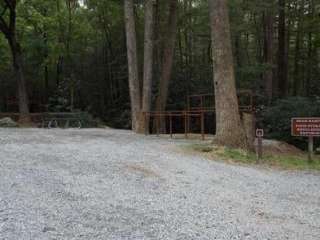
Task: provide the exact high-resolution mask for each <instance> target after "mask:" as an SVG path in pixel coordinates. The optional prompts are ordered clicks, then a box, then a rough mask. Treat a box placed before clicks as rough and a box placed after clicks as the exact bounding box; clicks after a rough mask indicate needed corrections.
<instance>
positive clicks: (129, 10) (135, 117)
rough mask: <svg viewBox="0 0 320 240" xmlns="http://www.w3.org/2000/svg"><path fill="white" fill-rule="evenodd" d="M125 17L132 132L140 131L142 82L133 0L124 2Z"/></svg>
mask: <svg viewBox="0 0 320 240" xmlns="http://www.w3.org/2000/svg"><path fill="white" fill-rule="evenodd" d="M124 15H125V27H126V37H127V55H128V56H127V57H128V74H129V75H128V79H129V90H130V100H131V117H132V130H133V131H135V132H137V131H138V130H139V128H140V127H139V115H140V109H141V94H140V82H139V74H138V57H137V42H136V27H135V18H134V5H133V0H124Z"/></svg>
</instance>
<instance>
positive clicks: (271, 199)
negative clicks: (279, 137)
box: [0, 129, 320, 240]
mask: <svg viewBox="0 0 320 240" xmlns="http://www.w3.org/2000/svg"><path fill="white" fill-rule="evenodd" d="M183 144H186V141H184V140H179V141H177V140H165V139H159V138H157V137H153V136H148V137H145V136H142V135H135V134H133V133H131V132H129V131H119V130H111V129H106V130H104V129H91V130H56V129H55V130H47V129H42V130H39V129H0V239H9V240H24V239H26V240H27V239H28V240H29V239H32V240H37V239H59V240H60V239H68V240H69V239H77V240H78V239H86V240H87V239H90V240H91V239H101V240H102V239H103V240H106V239H117V240H125V239H139V240H141V239H168V240H169V239H170V240H173V239H181V240H189V239H190V240H194V239H199V240H212V239H226V240H230V239H252V240H253V239H254V240H257V239H261V240H262V239H263V240H265V239H272V240H276V239H291V240H295V239H297V240H298V239H299V240H301V239H303V240H311V239H319V236H320V191H319V189H320V176H319V174H314V173H308V172H285V171H277V170H262V169H255V168H252V167H243V166H235V165H228V164H224V163H219V162H214V161H210V160H208V159H205V158H203V157H198V156H194V155H192V156H190V155H186V154H184V153H182V151H181V149H180V145H183Z"/></svg>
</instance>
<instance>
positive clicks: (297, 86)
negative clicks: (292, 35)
mask: <svg viewBox="0 0 320 240" xmlns="http://www.w3.org/2000/svg"><path fill="white" fill-rule="evenodd" d="M297 4H298V3H297ZM304 5H305V3H304V0H302V1H301V4H300V6H299V4H298V6H299V16H298V26H297V35H296V46H295V48H296V49H295V57H294V58H295V59H294V74H293V78H294V83H293V95H294V96H299V95H300V93H301V90H302V89H301V88H302V82H303V81H302V79H301V75H300V61H301V51H300V50H301V44H302V43H301V40H302V39H301V38H302V33H301V32H302V29H303V12H304Z"/></svg>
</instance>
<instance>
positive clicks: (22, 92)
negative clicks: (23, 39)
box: [9, 36, 31, 124]
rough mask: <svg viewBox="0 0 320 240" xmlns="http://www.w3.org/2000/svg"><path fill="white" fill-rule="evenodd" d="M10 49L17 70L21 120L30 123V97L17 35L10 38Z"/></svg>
mask: <svg viewBox="0 0 320 240" xmlns="http://www.w3.org/2000/svg"><path fill="white" fill-rule="evenodd" d="M9 42H10V49H11V53H12V58H13V69H14V72H15V76H16V79H17V85H18V96H19V112H20V119H19V122H20V123H22V124H28V123H30V122H31V119H30V115H29V113H30V111H29V98H28V90H27V86H26V81H25V78H24V73H23V60H22V52H21V48H20V45H19V43H17V41H16V39H15V36H12V38H11V39H10V40H9Z"/></svg>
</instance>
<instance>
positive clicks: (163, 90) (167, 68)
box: [156, 0, 178, 129]
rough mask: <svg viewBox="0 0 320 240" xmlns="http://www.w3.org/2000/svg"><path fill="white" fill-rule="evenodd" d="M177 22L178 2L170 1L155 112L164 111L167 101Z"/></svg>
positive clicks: (162, 124)
mask: <svg viewBox="0 0 320 240" xmlns="http://www.w3.org/2000/svg"><path fill="white" fill-rule="evenodd" d="M177 22H178V1H177V0H172V1H170V9H169V19H168V25H167V29H168V32H167V36H166V37H165V46H164V50H163V59H162V70H161V76H160V83H159V93H158V97H157V100H156V110H157V111H160V112H162V111H165V109H166V105H167V99H168V89H169V81H170V78H171V73H172V67H173V59H174V50H175V43H176V35H177ZM161 122H162V123H161V126H162V127H161V128H162V129H163V128H165V127H164V125H165V124H164V122H165V121H161Z"/></svg>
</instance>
